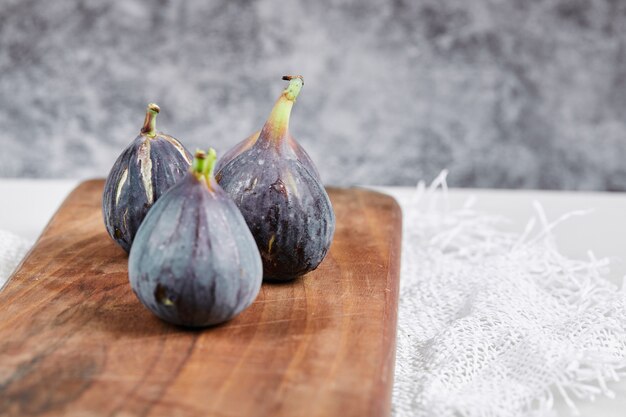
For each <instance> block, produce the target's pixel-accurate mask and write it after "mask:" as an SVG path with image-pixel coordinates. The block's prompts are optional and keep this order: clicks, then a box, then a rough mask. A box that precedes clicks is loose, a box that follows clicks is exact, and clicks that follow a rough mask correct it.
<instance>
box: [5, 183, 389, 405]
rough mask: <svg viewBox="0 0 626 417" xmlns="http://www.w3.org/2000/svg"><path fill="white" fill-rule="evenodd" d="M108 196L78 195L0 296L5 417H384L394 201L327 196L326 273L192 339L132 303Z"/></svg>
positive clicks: (266, 292)
mask: <svg viewBox="0 0 626 417" xmlns="http://www.w3.org/2000/svg"><path fill="white" fill-rule="evenodd" d="M102 187H103V181H100V180H94V181H88V182H85V183H83V184H81V185H80V186H79V187H78V188H77V189H76V190H74V191H73V192H72V194H71V195H70V196H69V197H68V198H67V200H66V201H65V203H64V204H63V206H62V207H61V208H60V209H59V211H58V212H57V214H56V215H55V216H54V218H53V219H52V220H51V222H50V224H49V225H48V226H47V228H46V230H45V231H44V233H43V235H42V236H41V237H40V239H39V241H38V242H37V244H36V245H35V247H34V248H33V249H32V251H31V252H30V254H29V255H28V256H27V258H26V260H25V261H24V262H23V263H22V265H21V267H20V268H19V269H18V271H17V272H16V273H15V274H14V276H13V277H12V279H11V280H10V281H9V283H8V284H7V285H6V287H5V288H4V290H3V291H2V292H0V415H2V416H56V415H67V416H290V417H292V416H342V417H348V416H359V417H362V416H377V417H378V416H386V415H389V412H390V396H391V386H392V382H393V366H394V355H395V334H396V315H397V297H398V279H399V266H400V263H399V262H400V240H401V236H400V233H401V212H400V209H399V207H398V205H397V204H396V202H395V201H394V200H393V199H392V198H391V197H388V196H385V195H382V194H378V193H375V192H372V191H366V190H359V189H330V190H329V194H330V197H331V200H332V203H333V206H334V209H335V212H336V216H337V231H336V235H335V239H334V242H333V245H332V247H331V250H330V253H329V255H328V256H327V258H326V259H325V260H324V262H323V263H322V265H320V267H319V268H318V269H317V270H316V271H314V272H312V273H310V274H308V275H306V276H305V277H303V278H301V279H298V280H296V281H295V282H292V283H288V284H264V285H263V288H262V290H261V293H260V294H259V297H258V299H257V300H256V301H255V302H254V304H253V305H252V306H251V307H250V308H249V309H248V310H246V311H244V312H243V313H242V314H241V315H240V316H238V317H237V318H235V319H234V320H232V321H231V322H229V323H227V324H225V325H222V326H218V327H214V328H209V329H204V330H200V331H190V330H185V329H181V328H178V327H175V326H171V325H168V324H166V323H164V322H162V321H160V320H159V319H157V318H156V317H154V316H153V315H152V314H151V313H150V312H149V311H148V310H146V309H145V308H144V307H143V306H142V305H141V304H140V303H139V301H138V300H137V299H136V298H135V296H134V294H133V293H132V291H131V289H130V286H129V284H128V277H127V258H126V254H125V253H124V252H123V251H122V250H121V249H120V248H118V247H117V246H116V245H115V244H114V243H113V242H112V241H111V240H110V239H109V238H108V236H107V235H106V232H105V230H104V226H103V222H102V218H101V213H100V195H101V193H102Z"/></svg>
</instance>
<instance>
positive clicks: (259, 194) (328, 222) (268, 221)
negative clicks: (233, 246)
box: [216, 77, 335, 281]
mask: <svg viewBox="0 0 626 417" xmlns="http://www.w3.org/2000/svg"><path fill="white" fill-rule="evenodd" d="M298 80H300V81H301V77H292V78H290V85H289V87H288V88H287V89H286V90H285V91H283V94H282V95H281V97H280V98H279V99H278V101H277V103H276V105H275V106H274V109H273V110H272V114H271V115H270V118H269V119H268V121H267V122H266V124H265V126H264V127H263V129H262V130H261V133H260V135H259V137H258V139H257V140H255V141H254V143H252V144H251V145H250V146H249V147H248V148H247V149H243V148H240V149H238V152H239V153H238V154H236V156H235V157H234V158H233V159H232V160H230V162H226V163H225V164H223V165H222V166H221V169H220V171H219V172H218V173H217V175H216V178H217V181H218V182H219V184H220V185H221V186H222V188H223V189H224V191H226V192H227V193H228V194H230V196H231V197H232V199H233V200H234V201H235V204H237V207H239V209H240V210H241V213H242V214H243V217H244V218H245V219H246V223H247V224H248V227H249V228H250V231H251V232H252V235H253V236H254V239H255V241H256V243H257V246H258V248H259V252H260V253H261V258H262V259H263V274H264V279H266V280H272V281H287V280H291V279H294V278H296V277H298V276H301V275H304V274H306V273H307V272H310V271H313V270H314V269H316V268H317V267H318V266H319V264H320V263H321V262H322V260H323V259H324V257H325V256H326V254H327V253H328V250H329V249H330V245H331V243H332V238H333V234H334V230H335V214H334V212H333V208H332V205H331V202H330V199H329V198H328V194H327V193H326V190H325V189H324V186H323V185H322V183H321V181H320V180H319V176H318V175H317V170H316V169H311V167H313V168H315V167H314V166H313V165H312V163H311V164H310V166H308V165H309V164H307V163H305V162H303V159H302V153H298V152H297V150H296V149H297V148H294V147H293V145H292V144H293V142H292V141H293V139H292V137H291V135H290V134H289V129H288V125H289V116H290V113H291V107H292V106H293V102H294V101H295V98H296V97H297V95H298V93H299V91H300V88H301V87H302V84H303V83H301V82H300V83H299V84H298ZM235 153H236V152H235ZM309 161H310V159H309Z"/></svg>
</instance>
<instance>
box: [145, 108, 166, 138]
mask: <svg viewBox="0 0 626 417" xmlns="http://www.w3.org/2000/svg"><path fill="white" fill-rule="evenodd" d="M160 111H161V109H160V108H159V106H157V105H156V104H154V103H150V104H148V109H147V110H146V118H145V120H144V122H143V127H142V128H141V133H142V134H144V135H145V136H147V137H149V138H153V137H155V136H156V117H157V114H159V112H160Z"/></svg>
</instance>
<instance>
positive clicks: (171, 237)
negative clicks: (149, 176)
mask: <svg viewBox="0 0 626 417" xmlns="http://www.w3.org/2000/svg"><path fill="white" fill-rule="evenodd" d="M215 160H216V155H215V151H214V150H213V149H210V150H209V152H208V153H204V152H202V151H198V152H196V154H195V157H194V160H193V164H192V167H191V169H190V170H189V173H188V174H187V175H186V176H185V177H184V178H183V179H182V180H180V182H178V183H177V184H176V185H174V186H173V187H172V188H171V189H170V190H169V191H167V192H166V193H165V194H164V195H163V196H162V197H161V198H160V199H159V200H158V201H157V202H156V203H154V206H152V208H151V209H150V211H149V212H148V215H147V216H146V218H145V219H144V221H143V223H142V224H141V226H140V227H139V230H138V231H137V235H136V236H135V242H134V243H133V247H132V249H131V251H130V257H129V260H128V275H129V279H130V285H131V287H132V289H133V291H134V292H135V294H136V295H137V297H138V298H139V300H140V301H141V302H142V303H143V304H144V305H145V306H146V307H147V308H148V309H149V310H151V311H152V312H153V313H154V314H155V315H157V316H158V317H160V318H161V319H163V320H165V321H167V322H169V323H173V324H177V325H182V326H188V327H203V326H210V325H214V324H218V323H222V322H224V321H227V320H229V319H231V318H233V317H234V316H236V315H237V314H239V313H240V312H241V311H243V310H244V309H245V308H246V307H248V306H249V305H250V304H251V303H252V302H253V301H254V299H255V298H256V296H257V295H258V293H259V290H260V288H261V282H262V280H263V266H262V263H261V256H260V254H259V251H258V249H257V247H256V243H255V241H254V238H253V237H252V234H251V233H250V230H248V226H247V225H246V222H245V220H244V218H243V217H242V215H241V213H240V212H239V209H238V208H237V206H236V205H235V203H234V202H233V201H232V200H231V198H230V197H229V196H228V194H226V193H225V192H224V190H222V188H221V187H220V186H219V185H218V183H217V182H216V181H215V177H214V176H213V170H214V166H215Z"/></svg>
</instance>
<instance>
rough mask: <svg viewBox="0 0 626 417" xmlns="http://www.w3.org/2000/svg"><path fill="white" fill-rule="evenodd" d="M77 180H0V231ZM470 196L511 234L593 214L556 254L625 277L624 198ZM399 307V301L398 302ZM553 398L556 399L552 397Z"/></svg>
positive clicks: (564, 411) (39, 217) (608, 407)
mask: <svg viewBox="0 0 626 417" xmlns="http://www.w3.org/2000/svg"><path fill="white" fill-rule="evenodd" d="M78 183H79V181H78V180H21V179H19V180H14V179H0V229H3V230H7V231H10V232H13V233H15V234H18V235H21V236H23V237H26V238H29V239H32V240H33V241H34V240H35V239H36V238H37V236H39V234H40V233H41V231H42V230H43V228H44V227H45V225H46V224H47V222H48V221H49V220H50V217H51V216H52V215H53V214H54V212H55V211H56V209H57V208H58V207H59V205H60V204H61V202H62V201H63V199H64V198H65V197H66V196H67V194H68V193H69V192H70V191H71V190H72V189H73V188H74V187H75V186H76V185H77V184H78ZM374 188H375V189H377V190H378V191H382V192H385V193H388V194H390V195H392V196H394V197H395V198H396V199H397V200H398V201H399V202H400V203H401V205H403V206H406V204H408V203H409V202H410V199H411V197H412V195H413V188H407V187H374ZM472 195H473V196H476V198H477V208H478V209H480V210H481V211H484V212H488V213H494V214H499V215H503V216H506V217H508V218H510V219H511V221H512V222H511V224H510V225H509V226H508V227H509V228H510V229H511V230H520V231H521V230H522V228H523V227H524V226H525V224H526V222H527V220H528V219H529V218H530V216H532V215H533V209H532V202H533V201H534V200H537V201H538V202H540V203H541V204H542V205H543V206H544V208H545V210H546V213H547V215H548V219H549V220H553V219H556V218H557V217H558V216H560V215H561V214H563V213H565V212H568V211H571V210H575V209H593V210H594V211H593V212H592V213H590V214H588V215H586V216H583V217H574V218H571V219H570V220H568V221H567V222H566V223H565V224H563V225H561V226H560V227H558V228H557V229H556V230H555V235H556V238H557V243H558V244H559V247H560V249H561V251H562V252H563V253H564V254H566V255H568V256H571V257H580V258H586V254H587V251H588V250H593V252H594V253H595V255H596V256H597V257H609V258H610V259H611V261H612V266H611V275H610V279H611V280H612V281H613V282H615V283H617V284H621V282H622V278H623V277H624V276H625V275H626V193H613V194H610V193H572V192H546V191H510V190H468V189H464V190H456V189H453V190H451V191H450V193H449V196H450V204H451V206H452V207H455V206H458V205H460V204H462V203H463V202H464V201H465V200H466V199H467V198H469V197H470V196H472ZM400 302H402V300H400ZM610 387H611V388H612V389H613V390H614V391H615V393H616V398H615V399H612V400H611V399H605V398H601V399H599V400H597V401H596V402H595V403H580V402H577V404H578V406H579V411H580V415H582V416H606V417H613V416H616V417H617V416H620V417H622V416H624V415H626V381H621V382H619V383H614V384H612V385H610ZM557 398H558V395H557ZM556 409H557V411H558V412H559V415H563V416H570V415H573V414H572V413H571V412H570V411H569V410H568V408H567V407H566V406H565V404H564V403H563V402H562V401H557V403H556Z"/></svg>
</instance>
